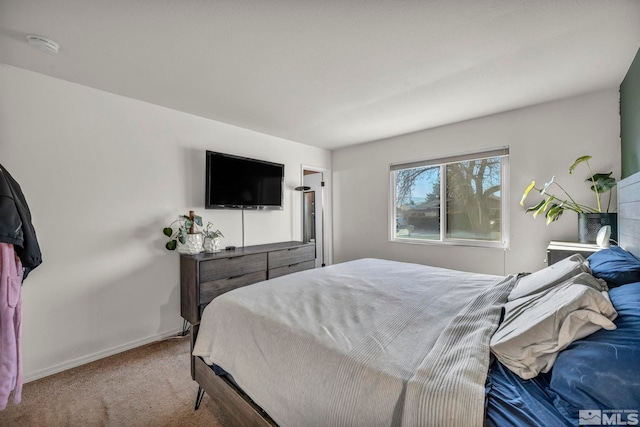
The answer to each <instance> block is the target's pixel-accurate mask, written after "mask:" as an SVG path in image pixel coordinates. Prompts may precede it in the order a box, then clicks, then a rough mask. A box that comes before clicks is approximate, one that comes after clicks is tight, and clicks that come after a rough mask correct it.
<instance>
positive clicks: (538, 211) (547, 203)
mask: <svg viewBox="0 0 640 427" xmlns="http://www.w3.org/2000/svg"><path fill="white" fill-rule="evenodd" d="M553 199H554V197H553V196H549V198H548V199H547V200H546V201H545V202H544V203H543V205H542V206H540V207H539V208H538V210H537V211H535V212H534V213H533V217H534V218H535V217H537V216H538V215H540V214H541V213H543V212H544V211H546V210H547V207H549V204H550V203H551V201H552V200H553Z"/></svg>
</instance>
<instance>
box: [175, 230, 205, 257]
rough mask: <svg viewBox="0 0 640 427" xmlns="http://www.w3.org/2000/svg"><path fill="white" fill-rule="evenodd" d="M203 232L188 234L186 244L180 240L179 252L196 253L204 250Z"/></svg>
mask: <svg viewBox="0 0 640 427" xmlns="http://www.w3.org/2000/svg"><path fill="white" fill-rule="evenodd" d="M202 240H203V239H202V233H195V234H187V241H186V242H184V244H182V243H180V241H178V252H180V253H181V254H187V255H195V254H199V253H200V252H202Z"/></svg>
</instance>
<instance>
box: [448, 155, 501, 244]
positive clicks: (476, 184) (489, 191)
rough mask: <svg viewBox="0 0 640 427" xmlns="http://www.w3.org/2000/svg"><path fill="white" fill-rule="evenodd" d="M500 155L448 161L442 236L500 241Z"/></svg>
mask: <svg viewBox="0 0 640 427" xmlns="http://www.w3.org/2000/svg"><path fill="white" fill-rule="evenodd" d="M500 159H501V158H500V157H491V158H485V159H480V160H470V161H464V162H458V163H451V164H448V165H447V166H446V174H447V188H446V194H447V230H446V233H445V234H446V237H448V238H454V239H473V240H488V241H500V238H501V236H500V234H501V233H500V230H501V226H500V215H501V212H500V207H501V193H500V181H501V175H502V174H501V165H500Z"/></svg>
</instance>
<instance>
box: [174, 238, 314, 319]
mask: <svg viewBox="0 0 640 427" xmlns="http://www.w3.org/2000/svg"><path fill="white" fill-rule="evenodd" d="M314 267H315V245H314V244H313V243H303V242H280V243H270V244H266V245H257V246H245V247H243V248H237V249H235V250H232V251H226V250H223V251H220V252H216V253H201V254H197V255H181V256H180V315H181V316H182V317H183V318H184V319H185V320H186V321H188V322H189V323H191V324H192V325H198V324H199V323H200V316H201V315H202V310H203V309H204V307H205V306H206V305H207V304H208V303H209V302H211V300H212V299H214V298H215V297H217V296H218V295H221V294H223V293H225V292H228V291H231V290H233V289H236V288H240V287H242V286H247V285H251V284H253V283H257V282H260V281H263V280H267V279H273V278H275V277H279V276H283V275H285V274H289V273H295V272H296V271H302V270H308V269H311V268H314Z"/></svg>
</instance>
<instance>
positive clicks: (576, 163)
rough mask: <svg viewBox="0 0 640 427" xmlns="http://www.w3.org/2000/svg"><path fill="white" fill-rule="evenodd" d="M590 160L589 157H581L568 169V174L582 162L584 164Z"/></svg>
mask: <svg viewBox="0 0 640 427" xmlns="http://www.w3.org/2000/svg"><path fill="white" fill-rule="evenodd" d="M590 158H591V156H582V157H578V158H577V159H576V161H575V162H573V164H572V165H571V167H569V173H573V170H574V169H575V168H576V166H578V165H579V164H580V163H582V162H586V161H588V160H589V159H590Z"/></svg>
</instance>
